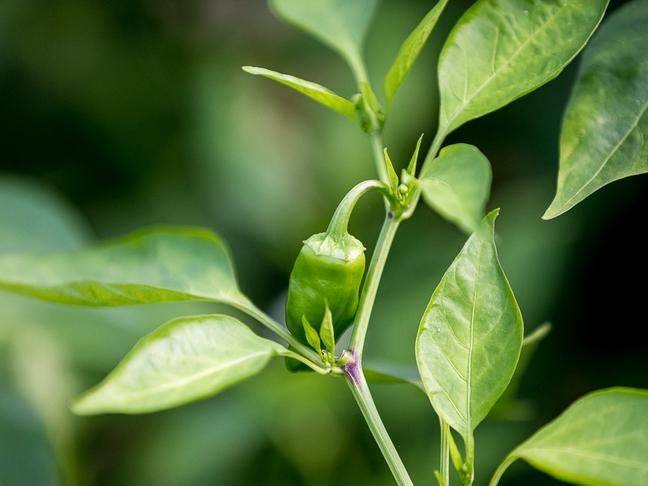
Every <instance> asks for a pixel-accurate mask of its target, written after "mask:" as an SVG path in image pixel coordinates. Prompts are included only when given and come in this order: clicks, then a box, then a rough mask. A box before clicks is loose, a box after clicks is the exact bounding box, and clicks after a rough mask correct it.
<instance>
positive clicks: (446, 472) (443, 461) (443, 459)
mask: <svg viewBox="0 0 648 486" xmlns="http://www.w3.org/2000/svg"><path fill="white" fill-rule="evenodd" d="M439 426H440V428H439V430H440V433H441V446H440V456H439V470H440V472H441V478H442V479H443V486H449V485H450V443H449V441H448V434H449V433H450V430H449V427H448V423H447V422H446V421H445V420H443V419H442V418H441V417H439Z"/></svg>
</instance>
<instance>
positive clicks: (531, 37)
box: [444, 3, 569, 129]
mask: <svg viewBox="0 0 648 486" xmlns="http://www.w3.org/2000/svg"><path fill="white" fill-rule="evenodd" d="M567 6H569V4H568V3H565V4H564V5H563V6H562V7H560V8H559V9H558V10H556V12H555V13H554V14H553V15H552V16H551V17H549V19H547V21H546V22H545V23H544V24H543V25H542V26H541V27H540V28H539V29H537V30H536V31H535V32H533V34H532V35H530V36H529V37H528V38H527V39H526V40H525V41H524V42H522V43H521V44H520V46H519V47H518V48H517V49H516V50H515V52H513V54H512V55H511V56H510V57H509V58H508V59H507V60H506V62H505V63H504V64H503V65H502V66H500V68H499V70H496V71H493V73H491V74H490V76H488V78H486V80H485V81H484V82H483V83H482V84H481V85H480V86H479V87H478V88H477V89H476V90H475V91H473V94H472V95H471V96H470V97H469V98H467V99H464V102H463V103H462V105H461V107H460V108H459V109H457V110H455V112H454V115H453V116H452V118H450V119H449V120H447V121H446V123H445V124H444V126H445V127H446V129H447V127H450V126H452V124H453V123H454V122H455V120H456V119H457V118H458V116H459V115H460V114H461V113H462V112H463V111H464V109H465V108H466V107H467V106H468V105H469V104H470V103H471V102H472V100H474V99H475V97H477V96H478V95H479V93H481V92H482V90H483V89H484V88H486V86H488V85H489V84H490V83H491V81H492V80H493V79H495V77H496V76H497V75H498V74H499V73H500V72H501V71H502V70H503V69H506V68H507V67H508V66H509V65H510V64H511V62H513V60H514V59H515V58H517V56H518V55H519V54H520V52H521V51H522V50H523V49H525V48H526V46H527V45H528V44H529V42H531V40H532V39H534V38H535V36H536V35H538V34H539V33H540V32H542V31H544V30H545V29H546V28H547V27H548V26H549V25H550V24H551V23H553V21H554V20H555V19H556V17H558V15H559V14H560V13H562V12H563V10H564V9H565V8H566V7H567ZM499 30H500V29H499V28H498V29H497V31H498V32H499ZM466 79H467V76H466Z"/></svg>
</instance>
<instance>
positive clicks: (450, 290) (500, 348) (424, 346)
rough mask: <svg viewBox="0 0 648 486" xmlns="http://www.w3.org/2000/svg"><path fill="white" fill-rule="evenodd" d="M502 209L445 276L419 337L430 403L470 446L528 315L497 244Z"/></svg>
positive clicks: (500, 387) (514, 357)
mask: <svg viewBox="0 0 648 486" xmlns="http://www.w3.org/2000/svg"><path fill="white" fill-rule="evenodd" d="M497 214H498V210H495V211H492V212H491V213H489V214H488V215H487V216H486V217H485V218H484V220H483V221H482V223H481V225H480V227H479V229H478V230H477V232H475V233H474V234H473V235H472V236H471V237H470V238H469V239H468V241H467V242H466V244H465V246H464V247H463V249H462V250H461V252H460V253H459V255H458V256H457V258H455V260H454V262H453V263H452V265H451V266H450V268H449V269H448V270H447V271H446V273H445V275H444V276H443V277H442V279H441V282H440V283H439V285H438V287H437V288H436V290H435V291H434V293H433V294H432V298H431V299H430V303H429V304H428V307H427V309H426V310H425V313H424V315H423V319H422V321H421V325H420V327H419V331H418V336H417V338H416V362H417V364H418V368H419V371H420V373H421V379H422V380H423V385H424V387H425V390H426V392H427V394H428V397H429V399H430V401H431V402H432V406H433V407H434V409H435V410H436V412H437V414H438V415H439V416H440V417H441V418H443V419H444V420H445V421H446V422H447V423H448V424H449V425H450V426H451V427H452V428H454V429H455V430H457V431H458V432H459V433H460V434H461V435H462V437H463V438H464V440H465V441H466V443H467V444H468V443H470V442H471V441H472V433H473V430H474V429H475V428H476V427H477V425H478V424H479V423H480V422H481V421H482V420H483V419H484V418H485V417H486V415H487V414H488V412H489V410H490V409H491V407H492V406H493V405H494V404H495V402H496V401H497V399H498V398H499V397H500V395H501V394H502V393H503V392H504V390H505V389H506V387H507V385H508V383H509V381H510V380H511V377H512V376H513V372H514V371H515V366H516V365H517V362H518V357H519V355H520V348H521V347H522V335H523V328H522V315H521V314H520V309H519V308H518V305H517V302H516V301H515V297H514V296H513V291H512V290H511V287H510V286H509V283H508V281H507V279H506V276H505V275H504V272H503V270H502V268H501V266H500V264H499V260H498V257H497V249H496V247H495V241H494V232H495V227H494V225H495V218H496V217H497Z"/></svg>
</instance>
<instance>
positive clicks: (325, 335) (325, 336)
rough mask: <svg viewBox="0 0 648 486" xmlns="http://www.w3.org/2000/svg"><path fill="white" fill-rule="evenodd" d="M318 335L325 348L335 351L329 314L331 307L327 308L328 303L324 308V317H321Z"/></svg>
mask: <svg viewBox="0 0 648 486" xmlns="http://www.w3.org/2000/svg"><path fill="white" fill-rule="evenodd" d="M320 337H321V338H322V342H323V343H324V346H326V350H327V351H328V352H329V353H331V354H334V353H335V328H334V327H333V316H332V315H331V309H329V307H328V304H327V305H326V308H325V309H324V317H323V318H322V325H321V326H320Z"/></svg>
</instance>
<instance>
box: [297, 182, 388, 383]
mask: <svg viewBox="0 0 648 486" xmlns="http://www.w3.org/2000/svg"><path fill="white" fill-rule="evenodd" d="M372 189H378V190H380V191H382V192H383V193H384V192H386V191H387V190H388V188H387V187H386V186H385V184H383V183H382V182H380V181H374V180H370V181H364V182H361V183H360V184H358V185H356V186H355V187H354V188H353V189H351V190H350V191H349V192H348V193H347V195H346V196H345V197H344V198H343V199H342V201H341V202H340V204H339V206H338V207H337V209H336V211H335V214H334V215H333V218H332V219H331V223H330V224H329V226H328V228H327V230H326V232H324V233H318V234H315V235H313V236H311V237H310V238H308V239H307V240H306V241H305V242H304V245H303V246H302V248H301V251H300V252H299V255H298V256H297V260H296V261H295V265H294V267H293V270H292V273H291V274H290V282H289V284H288V298H287V300H286V325H287V326H288V329H289V330H290V332H291V333H292V334H293V335H294V336H295V337H296V338H297V339H298V340H299V341H300V342H302V343H304V344H306V345H308V341H307V339H306V333H305V331H304V324H303V322H304V320H306V322H308V323H310V325H311V326H314V327H315V331H317V333H320V331H321V329H320V327H321V323H322V319H323V317H324V314H325V310H326V307H327V306H328V308H329V311H330V314H331V318H332V321H333V329H334V331H335V332H334V334H335V336H336V337H339V336H341V335H342V334H343V333H344V331H346V330H347V329H348V327H349V326H350V325H351V323H352V322H353V319H354V317H355V314H356V310H357V308H358V300H359V294H360V285H361V283H362V276H363V274H364V269H365V254H364V252H365V248H364V246H363V245H362V243H361V242H360V240H358V239H357V238H354V237H353V236H351V235H350V234H349V233H348V231H347V226H348V223H349V219H350V217H351V213H352V212H353V208H354V207H355V205H356V203H357V202H358V200H359V199H360V197H362V195H364V194H365V193H367V192H368V191H370V190H372ZM287 364H288V368H289V369H292V370H297V369H303V367H300V366H293V365H297V362H296V361H294V360H287Z"/></svg>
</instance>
